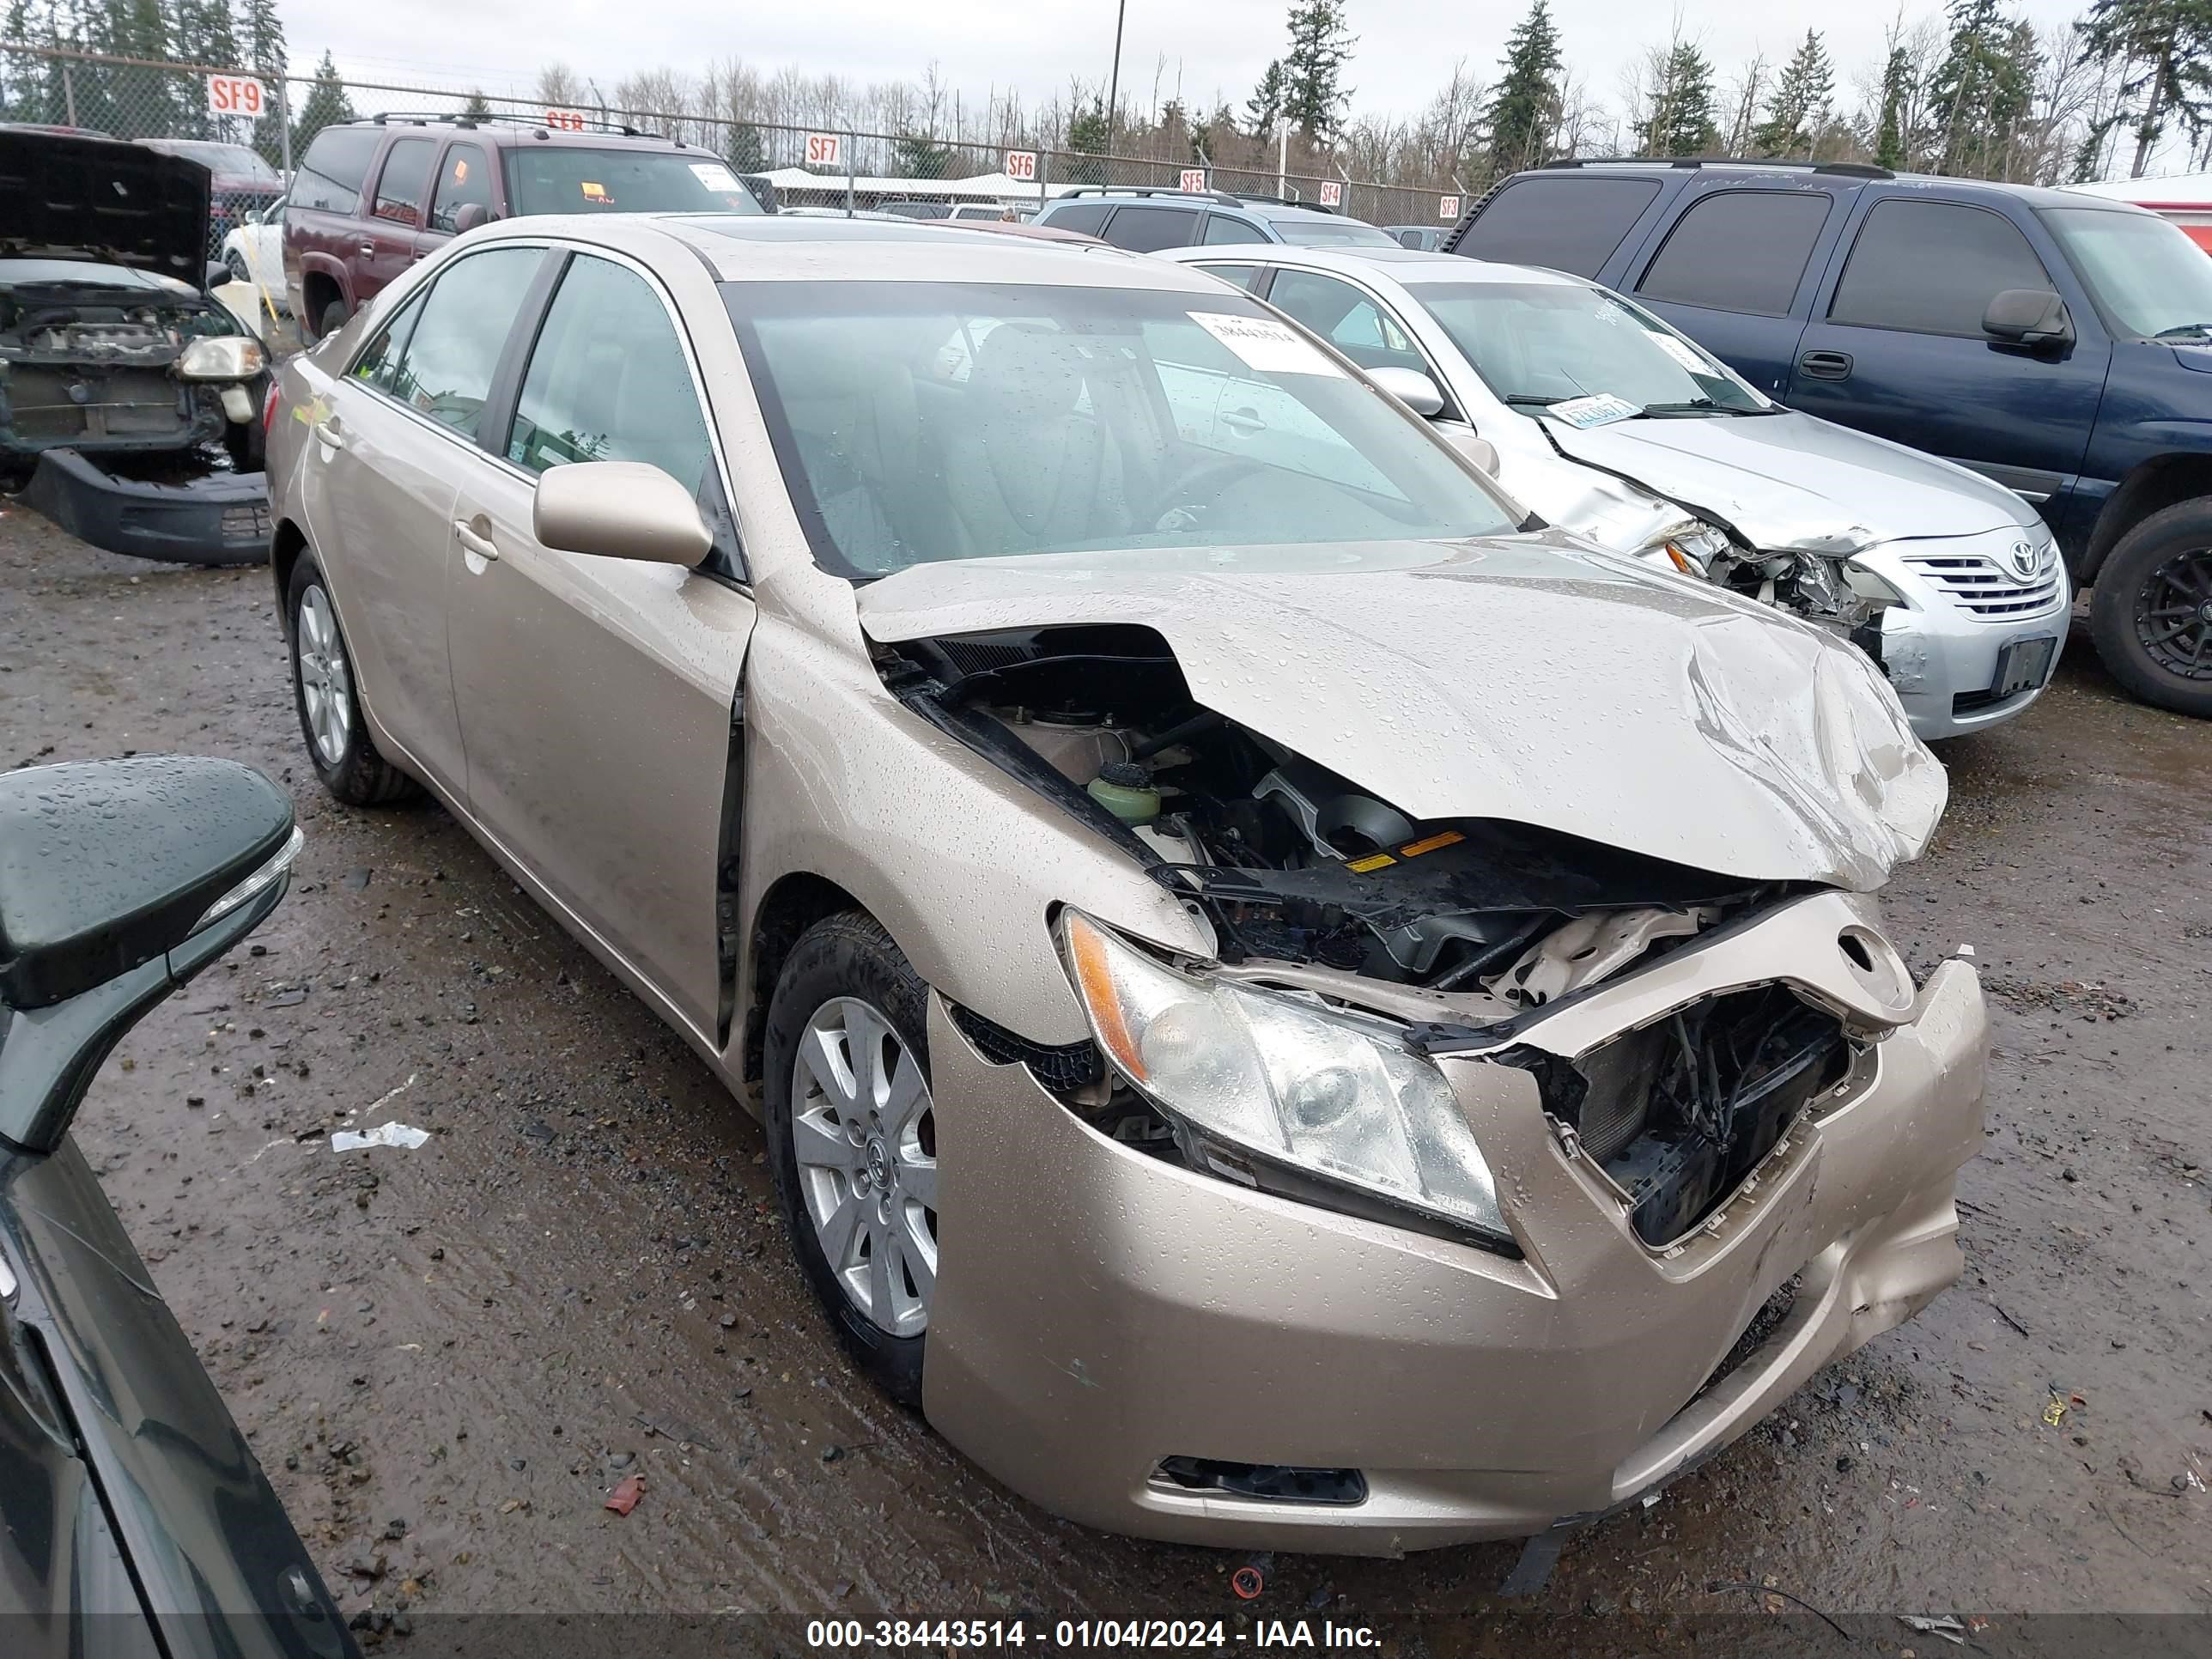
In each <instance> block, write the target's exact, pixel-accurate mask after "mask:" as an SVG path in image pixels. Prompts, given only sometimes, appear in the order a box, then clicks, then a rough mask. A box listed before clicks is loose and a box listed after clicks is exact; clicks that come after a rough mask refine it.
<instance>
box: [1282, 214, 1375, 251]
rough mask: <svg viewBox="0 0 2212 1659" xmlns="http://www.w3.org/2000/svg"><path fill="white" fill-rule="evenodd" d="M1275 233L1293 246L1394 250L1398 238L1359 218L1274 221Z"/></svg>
mask: <svg viewBox="0 0 2212 1659" xmlns="http://www.w3.org/2000/svg"><path fill="white" fill-rule="evenodd" d="M1268 223H1270V224H1272V225H1273V226H1274V228H1275V231H1276V234H1279V236H1281V237H1282V239H1283V240H1285V242H1288V243H1289V244H1291V246H1293V247H1322V246H1342V245H1343V244H1345V243H1347V242H1350V243H1355V244H1357V245H1358V246H1361V247H1395V246H1398V239H1397V238H1396V237H1395V236H1391V235H1388V234H1385V233H1383V232H1382V231H1380V230H1377V229H1376V228H1375V227H1374V226H1373V225H1365V224H1362V223H1360V222H1359V221H1358V220H1357V219H1271V220H1269V221H1268Z"/></svg>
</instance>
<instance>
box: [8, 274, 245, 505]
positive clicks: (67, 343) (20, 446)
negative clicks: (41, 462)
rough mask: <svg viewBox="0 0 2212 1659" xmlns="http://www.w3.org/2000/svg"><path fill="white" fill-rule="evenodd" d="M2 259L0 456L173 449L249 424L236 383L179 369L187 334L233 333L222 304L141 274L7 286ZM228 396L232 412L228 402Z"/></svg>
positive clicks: (191, 338)
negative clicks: (157, 286)
mask: <svg viewBox="0 0 2212 1659" xmlns="http://www.w3.org/2000/svg"><path fill="white" fill-rule="evenodd" d="M10 263H11V262H10V261H8V260H5V259H0V461H8V460H20V459H23V458H27V457H33V456H35V455H36V453H38V452H39V451H40V450H42V449H48V448H53V447H60V446H68V447H72V448H77V449H83V450H89V451H98V450H116V449H126V450H127V449H172V448H181V447H187V446H190V445H193V444H197V443H202V442H205V441H209V440H211V439H216V438H222V437H225V436H226V435H227V431H226V428H228V427H230V426H232V425H241V424H242V425H246V426H251V425H252V417H253V416H255V415H256V414H257V413H258V410H256V409H255V408H254V406H253V400H252V398H251V397H249V396H248V395H247V394H246V392H245V391H244V390H243V389H242V388H241V387H240V383H239V380H230V381H229V382H228V383H226V382H223V381H222V380H216V379H212V378H209V379H191V380H187V379H185V378H184V377H182V376H181V375H180V374H179V372H178V365H179V359H180V358H182V357H183V356H184V355H185V351H186V350H187V349H188V348H190V347H191V345H192V344H193V343H194V342H196V341H202V340H209V341H212V340H217V339H222V338H225V337H230V336H234V335H236V334H237V333H238V332H239V327H238V324H237V322H236V320H235V319H234V318H233V317H232V316H231V315H230V313H228V311H227V310H225V309H224V308H223V307H221V306H219V305H216V304H215V303H214V302H213V301H210V300H208V299H207V298H205V297H204V296H203V295H198V294H196V293H194V292H192V291H191V289H186V288H185V287H184V285H183V284H181V283H177V284H168V285H166V286H170V287H173V288H175V289H176V292H175V294H174V295H168V294H166V293H163V294H155V293H150V292H149V288H148V286H147V285H146V284H145V283H144V281H143V279H141V280H140V281H139V282H137V283H132V284H131V286H128V287H118V288H112V289H110V288H106V287H103V286H100V285H99V284H98V283H96V282H91V281H87V282H82V283H79V282H69V283H57V282H51V281H37V282H26V283H9V282H7V281H6V280H5V276H6V271H7V268H8V265H9V264H10ZM40 263H41V264H46V262H40ZM98 269H99V268H98V267H96V266H94V267H88V270H90V271H96V270H98ZM255 368H256V370H257V372H258V358H257V360H256V362H255ZM227 394H228V400H229V401H231V402H234V403H236V404H239V405H240V407H239V408H237V409H226V407H225V404H226V395H227ZM241 414H243V416H245V417H246V418H245V419H244V420H243V421H241V420H240V416H241Z"/></svg>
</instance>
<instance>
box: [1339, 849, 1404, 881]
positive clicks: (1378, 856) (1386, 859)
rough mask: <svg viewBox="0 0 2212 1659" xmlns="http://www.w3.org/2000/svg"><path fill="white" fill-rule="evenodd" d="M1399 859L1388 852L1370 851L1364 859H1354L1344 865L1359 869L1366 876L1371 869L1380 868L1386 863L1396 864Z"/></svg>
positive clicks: (1350, 868)
mask: <svg viewBox="0 0 2212 1659" xmlns="http://www.w3.org/2000/svg"><path fill="white" fill-rule="evenodd" d="M1397 861H1398V860H1395V859H1394V858H1392V857H1391V856H1390V855H1389V854H1388V853H1370V854H1368V855H1367V856H1366V857H1365V858H1364V859H1354V860H1352V862H1351V863H1349V864H1347V865H1346V866H1344V867H1345V868H1346V869H1347V870H1357V871H1358V872H1359V873H1360V874H1361V875H1363V876H1364V875H1365V874H1366V873H1367V872H1369V871H1370V870H1380V869H1382V868H1383V866H1385V865H1391V864H1395V863H1396V862H1397Z"/></svg>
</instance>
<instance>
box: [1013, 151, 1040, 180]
mask: <svg viewBox="0 0 2212 1659" xmlns="http://www.w3.org/2000/svg"><path fill="white" fill-rule="evenodd" d="M1036 169H1037V153H1036V151H1035V150H1033V149H1010V150H1008V151H1007V152H1006V177H1007V178H1009V179H1019V180H1021V181H1022V182H1024V183H1025V184H1035V183H1036V176H1037V174H1036Z"/></svg>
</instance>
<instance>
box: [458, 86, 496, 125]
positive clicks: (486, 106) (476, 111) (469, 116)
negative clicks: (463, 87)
mask: <svg viewBox="0 0 2212 1659" xmlns="http://www.w3.org/2000/svg"><path fill="white" fill-rule="evenodd" d="M490 118H491V104H490V102H489V100H487V99H486V98H485V97H484V95H483V88H481V87H471V88H469V95H468V100H467V101H466V102H465V103H464V104H462V106H461V119H463V120H464V121H489V119H490Z"/></svg>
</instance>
